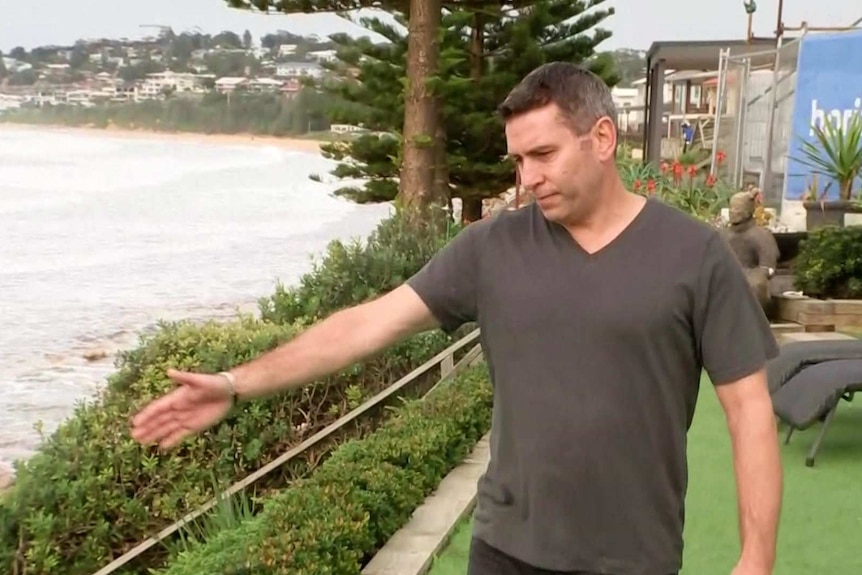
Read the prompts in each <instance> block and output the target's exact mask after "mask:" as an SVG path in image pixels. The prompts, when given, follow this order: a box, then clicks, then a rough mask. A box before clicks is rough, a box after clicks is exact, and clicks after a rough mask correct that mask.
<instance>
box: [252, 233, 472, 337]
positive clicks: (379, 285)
mask: <svg viewBox="0 0 862 575" xmlns="http://www.w3.org/2000/svg"><path fill="white" fill-rule="evenodd" d="M459 230H460V227H458V226H455V225H449V226H445V227H444V226H443V225H432V226H429V227H427V228H425V229H423V230H419V231H417V230H416V229H415V228H413V227H408V226H407V224H406V223H405V222H404V220H403V219H402V218H400V217H393V218H391V219H388V220H385V221H383V222H382V223H381V225H380V226H378V228H377V229H376V230H375V231H374V232H373V233H372V234H371V235H370V236H369V237H368V239H367V240H366V242H365V244H363V243H362V242H360V241H354V242H350V243H343V242H340V241H336V242H332V243H331V244H330V245H329V246H328V249H327V252H326V257H325V258H324V259H323V261H322V262H315V263H314V266H313V268H312V270H311V271H310V272H309V273H307V274H305V275H303V276H302V278H300V280H299V283H298V285H297V286H296V287H295V288H291V289H286V288H285V287H284V286H282V285H279V286H277V288H276V290H275V293H274V294H273V295H272V296H271V297H269V298H265V299H262V300H260V309H261V315H262V317H263V318H264V319H267V320H269V321H273V322H275V323H293V322H295V321H298V320H303V321H308V322H315V321H317V320H319V319H321V318H322V317H326V316H328V315H329V314H331V313H333V312H335V311H338V310H339V309H342V308H345V307H348V306H351V305H355V304H356V303H360V302H363V301H366V300H368V299H371V298H373V297H375V296H377V295H378V294H381V293H385V292H388V291H390V290H392V289H394V288H396V287H398V286H399V285H401V284H402V283H404V281H406V280H407V279H408V278H409V277H410V276H412V275H413V274H415V273H416V272H418V271H419V270H420V268H421V267H422V266H423V265H425V263H426V262H427V261H428V260H429V259H431V256H433V255H434V254H435V253H437V251H439V250H440V248H442V247H443V246H444V245H445V244H446V243H447V242H448V241H449V240H450V239H451V238H452V237H453V236H454V235H455V234H456V233H457V232H458V231H459Z"/></svg>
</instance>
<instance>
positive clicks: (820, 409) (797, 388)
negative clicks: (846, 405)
mask: <svg viewBox="0 0 862 575" xmlns="http://www.w3.org/2000/svg"><path fill="white" fill-rule="evenodd" d="M767 374H768V379H769V390H770V393H771V394H772V406H773V410H774V412H775V414H776V415H777V416H778V418H779V419H780V420H781V421H782V422H783V423H785V424H787V425H788V426H789V429H788V432H787V437H786V439H785V443H787V442H789V441H790V436H791V435H792V434H793V432H794V431H795V430H797V429H798V430H805V429H808V428H809V427H811V426H812V425H814V424H815V423H817V422H818V421H820V422H822V427H821V429H820V433H819V434H818V436H817V438H816V439H815V441H814V444H813V445H812V446H811V449H810V451H809V453H808V456H807V458H806V459H805V464H806V465H807V466H809V467H811V466H813V465H814V459H815V457H816V456H817V451H818V450H819V449H820V445H821V443H822V442H823V437H824V436H825V434H826V430H827V429H828V427H829V424H830V423H831V422H832V418H833V417H834V416H835V412H836V411H837V408H838V405H839V404H840V402H841V400H842V399H843V400H846V401H852V400H853V395H854V394H855V393H856V392H860V391H862V341H860V340H833V341H811V342H796V343H791V344H787V345H785V346H783V347H782V350H781V354H780V355H779V356H778V357H777V358H775V359H774V360H772V362H770V364H769V366H768V368H767Z"/></svg>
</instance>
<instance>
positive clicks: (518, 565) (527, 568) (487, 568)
mask: <svg viewBox="0 0 862 575" xmlns="http://www.w3.org/2000/svg"><path fill="white" fill-rule="evenodd" d="M467 575H601V574H600V573H590V572H588V571H548V570H547V569H540V568H538V567H533V566H532V565H528V564H527V563H524V562H523V561H519V560H518V559H515V558H514V557H510V556H508V555H506V554H505V553H503V552H502V551H500V550H498V549H495V548H494V547H491V546H490V545H488V544H487V543H485V542H484V541H482V540H481V539H478V538H476V537H474V538H473V540H472V542H471V543H470V559H469V562H468V566H467Z"/></svg>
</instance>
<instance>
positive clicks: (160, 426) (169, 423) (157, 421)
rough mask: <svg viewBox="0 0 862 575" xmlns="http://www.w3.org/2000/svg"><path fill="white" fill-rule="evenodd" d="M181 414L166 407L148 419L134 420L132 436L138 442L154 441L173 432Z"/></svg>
mask: <svg viewBox="0 0 862 575" xmlns="http://www.w3.org/2000/svg"><path fill="white" fill-rule="evenodd" d="M180 417H181V414H179V413H178V412H176V411H174V410H173V409H168V410H167V411H163V412H160V413H157V414H155V415H153V416H151V417H149V418H148V419H144V420H142V421H140V422H135V423H134V424H133V425H134V427H133V428H132V438H133V439H134V440H135V441H138V442H140V443H155V442H158V441H160V440H161V439H162V438H164V437H166V436H167V435H169V434H170V433H172V432H173V429H174V428H175V427H176V426H178V425H179V423H180Z"/></svg>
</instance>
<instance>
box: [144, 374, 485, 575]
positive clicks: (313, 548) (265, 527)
mask: <svg viewBox="0 0 862 575" xmlns="http://www.w3.org/2000/svg"><path fill="white" fill-rule="evenodd" d="M491 405H492V393H491V388H490V386H489V385H488V381H487V371H486V368H485V366H484V365H481V366H478V367H474V368H470V369H469V370H467V371H465V372H463V373H462V374H461V375H459V376H458V377H456V378H454V379H453V380H451V381H450V382H448V383H447V384H444V385H443V386H441V387H439V388H437V389H436V390H434V391H433V392H432V393H431V394H430V395H429V396H428V397H427V398H426V399H425V400H422V401H412V402H410V403H407V404H405V405H404V406H403V407H401V408H399V410H398V412H397V414H396V415H394V416H393V417H392V418H390V419H389V420H388V421H387V422H386V423H384V424H383V425H382V426H381V427H380V428H379V429H378V430H377V431H375V432H374V433H372V434H371V435H369V436H368V437H366V438H364V439H360V440H353V441H350V442H348V443H346V444H344V445H342V446H341V447H340V448H338V449H337V450H336V451H335V452H334V453H333V454H332V456H331V457H330V458H329V459H328V460H327V461H326V462H325V463H323V465H321V467H320V468H319V469H318V470H317V471H316V472H315V473H314V474H313V475H311V477H309V478H307V479H304V480H300V481H298V482H297V483H295V484H294V485H293V486H292V487H290V488H288V489H286V490H284V491H282V492H280V493H278V494H276V495H274V496H272V497H270V498H269V499H268V500H267V501H266V503H265V506H264V509H263V511H262V512H261V513H260V514H258V515H257V516H256V517H254V518H253V519H251V520H249V521H246V522H245V523H244V524H243V525H242V527H240V528H238V529H234V530H232V531H223V532H221V533H219V534H218V535H216V536H215V537H213V538H211V539H210V540H209V541H208V542H207V543H206V544H204V545H201V546H199V547H197V548H196V549H193V550H191V551H190V552H187V553H185V554H183V555H181V556H179V557H178V558H176V559H175V561H174V562H173V563H172V564H171V565H169V566H168V568H166V569H165V570H163V571H160V573H161V574H162V575H197V574H199V573H223V574H235V575H239V574H240V573H249V574H250V573H254V574H256V575H257V574H260V575H270V574H271V575H287V574H291V575H342V574H344V575H347V574H350V575H356V574H358V573H359V572H360V570H361V568H362V566H363V564H364V563H365V561H366V560H367V559H368V558H369V557H370V556H372V555H373V553H374V552H375V551H376V550H378V549H379V548H380V547H381V546H382V545H383V544H384V543H385V542H386V541H387V540H388V539H389V538H390V537H391V536H392V535H393V534H394V533H395V531H397V530H398V529H399V528H400V527H401V526H403V525H404V524H405V523H406V522H407V521H408V519H409V518H410V515H411V514H412V512H413V511H414V510H415V509H416V507H418V506H419V505H420V504H421V503H422V501H423V500H424V498H425V497H427V496H428V494H430V493H431V492H432V491H433V490H434V488H435V487H436V486H437V485H438V484H439V483H440V481H441V480H442V479H443V477H444V476H445V475H446V473H448V472H449V471H450V470H451V469H452V468H453V467H455V465H457V464H458V463H460V462H461V461H462V460H463V459H464V458H465V457H466V456H467V455H468V453H469V451H470V449H472V447H473V446H474V445H475V444H476V442H477V441H478V440H479V438H480V437H481V436H482V435H483V434H484V433H486V432H487V430H488V429H489V427H490V425H491Z"/></svg>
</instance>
